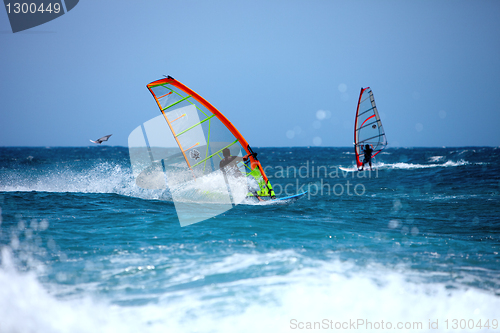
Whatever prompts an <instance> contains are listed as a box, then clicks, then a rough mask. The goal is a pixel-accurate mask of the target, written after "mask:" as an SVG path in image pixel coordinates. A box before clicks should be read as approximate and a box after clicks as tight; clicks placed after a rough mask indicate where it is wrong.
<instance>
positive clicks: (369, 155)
mask: <svg viewBox="0 0 500 333" xmlns="http://www.w3.org/2000/svg"><path fill="white" fill-rule="evenodd" d="M361 147H363V146H361ZM361 149H362V150H363V153H364V155H365V159H364V160H363V164H362V165H361V170H360V171H363V169H364V167H365V164H366V163H368V164H369V165H370V170H372V153H373V149H371V148H370V145H365V148H361Z"/></svg>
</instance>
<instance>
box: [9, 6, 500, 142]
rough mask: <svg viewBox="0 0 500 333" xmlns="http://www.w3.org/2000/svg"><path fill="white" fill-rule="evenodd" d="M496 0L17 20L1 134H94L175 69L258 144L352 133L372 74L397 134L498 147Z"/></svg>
mask: <svg viewBox="0 0 500 333" xmlns="http://www.w3.org/2000/svg"><path fill="white" fill-rule="evenodd" d="M499 17H500V2H499V1H460V0H457V1H439V0H437V1H436V0H433V1H328V0H320V1H318V0H311V1H294V0H292V1H289V0H287V1H274V0H271V1H256V0H254V1H216V0H214V1H202V0H200V1H189V0H187V1H186V0H184V1H166V0H155V1H153V0H149V1H135V2H132V1H126V2H125V1H118V0H116V1H115V0H112V1H111V0H110V1H99V2H96V1H80V2H79V3H78V5H77V6H76V7H75V8H74V9H73V10H71V11H70V12H69V13H67V14H65V15H63V16H61V17H59V18H57V19H55V20H53V21H51V22H48V23H46V24H44V25H41V26H38V27H35V28H33V29H30V30H26V31H25V32H19V33H16V34H13V33H12V32H11V30H10V26H9V22H8V18H7V14H6V11H5V10H4V9H2V10H0V45H1V48H0V60H1V61H0V77H1V80H0V84H1V85H0V112H1V113H0V117H1V118H0V145H1V146H87V145H90V144H91V143H90V142H89V139H97V138H98V137H100V136H103V135H106V134H111V133H112V134H113V136H112V137H111V139H110V141H108V142H107V143H106V144H108V145H121V146H126V145H127V138H128V135H129V134H130V132H131V131H132V130H133V129H134V128H136V127H137V126H138V125H140V124H141V123H143V122H145V121H147V120H149V119H151V118H153V117H155V116H157V115H158V114H159V110H158V108H157V106H156V104H155V102H154V100H153V98H152V97H151V95H150V94H149V92H148V90H147V89H146V84H147V83H149V82H151V81H154V80H156V79H159V78H161V77H162V75H164V74H165V75H171V76H173V77H174V78H176V79H178V80H179V81H181V82H182V83H184V84H186V85H187V86H189V87H190V88H192V89H194V90H195V91H197V92H198V93H199V94H201V95H202V96H203V97H205V98H206V99H207V100H208V101H209V102H211V103H212V104H213V105H214V106H215V107H217V108H218V109H219V110H220V111H221V112H222V113H224V114H225V115H226V117H227V118H228V119H229V120H230V121H232V122H233V124H234V125H235V126H236V127H237V128H238V129H239V131H240V132H241V133H242V134H243V135H244V136H245V137H246V139H247V140H248V141H249V143H250V144H251V145H252V146H255V147H259V146H313V145H322V146H351V145H352V142H353V127H354V114H355V110H356V102H357V98H358V94H359V90H360V88H361V87H366V86H370V87H371V88H372V89H373V92H374V95H375V100H376V102H377V106H378V109H379V112H380V114H381V119H382V122H383V124H384V127H385V131H386V133H387V139H388V141H389V144H390V146H406V147H407V146H472V145H474V146H483V145H487V146H499V145H500V131H499V129H498V126H499V125H500V106H499V105H500V101H499V98H498V97H497V92H496V89H497V87H498V86H499V84H500V20H499Z"/></svg>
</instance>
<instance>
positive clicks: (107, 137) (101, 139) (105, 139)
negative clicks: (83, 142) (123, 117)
mask: <svg viewBox="0 0 500 333" xmlns="http://www.w3.org/2000/svg"><path fill="white" fill-rule="evenodd" d="M112 135H113V134H110V135H106V136H103V137H102V138H99V139H97V140H95V141H94V140H90V142H93V143H97V144H101V143H103V142H104V141H108V139H109V137H110V136H112Z"/></svg>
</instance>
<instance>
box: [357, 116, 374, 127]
mask: <svg viewBox="0 0 500 333" xmlns="http://www.w3.org/2000/svg"><path fill="white" fill-rule="evenodd" d="M373 117H375V115H373V116H371V117H368V118H366V120H365V121H363V123H362V124H361V126H359V128H361V127H363V125H364V124H365V123H366V122H367V121H368V119H371V118H373Z"/></svg>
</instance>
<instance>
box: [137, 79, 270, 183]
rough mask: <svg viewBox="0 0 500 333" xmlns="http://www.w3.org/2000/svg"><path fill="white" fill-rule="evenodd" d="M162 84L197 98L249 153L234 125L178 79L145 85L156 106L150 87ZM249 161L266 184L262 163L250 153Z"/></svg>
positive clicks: (266, 179)
mask: <svg viewBox="0 0 500 333" xmlns="http://www.w3.org/2000/svg"><path fill="white" fill-rule="evenodd" d="M164 84H171V85H172V86H174V87H176V88H178V89H180V90H182V91H184V92H185V93H187V94H188V95H191V96H192V97H193V98H194V99H195V100H197V101H198V102H199V103H201V104H202V105H203V106H204V107H206V108H207V109H208V110H209V111H210V112H212V113H213V114H214V115H215V116H216V117H217V118H218V119H219V120H220V121H221V122H222V123H223V124H224V125H225V126H226V127H227V129H228V130H229V131H230V132H231V133H232V134H233V135H234V137H235V138H236V139H238V141H239V143H240V144H241V146H242V147H243V148H244V149H245V151H246V152H247V154H251V152H250V151H249V150H248V142H247V141H246V140H245V138H244V137H243V135H241V133H240V132H239V131H238V130H237V129H236V127H234V125H233V124H232V123H231V122H230V121H229V120H228V119H227V118H226V117H225V116H224V115H223V114H222V113H221V112H220V111H219V110H217V109H216V108H215V106H213V105H212V104H210V103H209V102H208V101H207V100H205V99H204V98H203V97H201V96H200V95H198V94H197V93H196V92H195V91H193V90H191V89H190V88H188V87H187V86H185V85H184V84H182V83H180V82H179V81H177V80H176V79H174V78H172V77H168V78H165V79H160V80H156V81H153V82H151V83H149V84H148V85H146V87H147V88H148V89H149V91H150V92H151V94H152V95H153V97H154V98H155V100H156V103H157V104H158V107H159V108H160V110H161V109H162V107H161V104H160V102H159V101H158V99H157V98H156V96H155V94H154V93H153V91H152V90H151V89H152V88H153V87H156V86H160V85H164ZM165 118H166V117H165ZM186 160H187V158H186ZM250 162H251V167H252V170H253V169H255V168H256V167H258V168H259V170H260V173H261V174H262V177H263V178H264V181H265V182H266V184H267V182H268V178H267V176H266V174H265V173H264V168H262V165H261V164H260V162H259V161H258V160H256V159H255V158H254V157H253V156H252V155H250ZM188 165H189V163H188Z"/></svg>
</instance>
